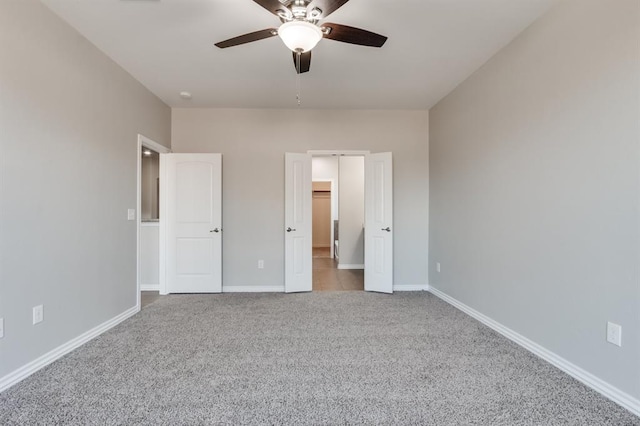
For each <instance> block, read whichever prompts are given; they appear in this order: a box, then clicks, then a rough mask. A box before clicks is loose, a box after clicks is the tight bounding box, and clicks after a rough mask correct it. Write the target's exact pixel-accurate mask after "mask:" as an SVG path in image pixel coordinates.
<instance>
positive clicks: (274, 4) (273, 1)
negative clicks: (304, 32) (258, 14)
mask: <svg viewBox="0 0 640 426" xmlns="http://www.w3.org/2000/svg"><path fill="white" fill-rule="evenodd" d="M253 1H254V2H256V3H258V4H259V5H260V6H262V7H264V8H265V9H267V10H268V11H269V12H271V13H273V14H274V15H276V16H280V15H279V14H278V10H282V11H284V12H286V11H287V8H286V7H285V6H284V5H283V4H282V3H280V2H279V1H278V0H253Z"/></svg>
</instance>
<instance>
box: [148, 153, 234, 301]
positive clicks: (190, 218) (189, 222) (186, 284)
mask: <svg viewBox="0 0 640 426" xmlns="http://www.w3.org/2000/svg"><path fill="white" fill-rule="evenodd" d="M160 171H161V176H163V177H164V179H165V182H164V183H162V182H161V188H162V189H163V190H164V191H163V192H164V193H163V194H161V195H160V199H161V203H162V204H163V212H164V214H165V218H166V219H165V218H162V221H163V222H164V223H165V224H166V225H165V226H166V228H165V232H166V238H163V240H164V241H165V244H166V259H165V262H166V292H167V293H220V292H221V291H222V205H221V203H222V155H221V154H161V156H160Z"/></svg>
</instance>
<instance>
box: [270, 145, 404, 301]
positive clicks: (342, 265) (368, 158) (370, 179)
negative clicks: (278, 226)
mask: <svg viewBox="0 0 640 426" xmlns="http://www.w3.org/2000/svg"><path fill="white" fill-rule="evenodd" d="M334 154H335V156H338V157H340V158H344V159H350V158H353V156H364V157H363V161H360V164H364V174H363V173H362V172H361V173H360V174H359V176H360V177H359V179H360V180H362V179H364V194H363V197H362V198H363V200H364V202H362V201H360V202H359V203H358V206H360V208H362V205H363V204H364V209H363V210H364V212H363V215H362V216H361V217H360V219H359V221H358V222H356V223H357V226H356V228H351V229H355V232H356V241H357V239H358V238H359V239H360V241H364V247H363V248H362V252H361V254H362V257H363V258H364V259H362V257H360V259H359V260H358V257H353V254H354V252H353V250H352V249H353V246H349V245H347V244H345V243H346V241H345V232H344V231H345V229H348V228H346V227H345V226H344V222H343V221H344V220H345V218H344V217H340V218H339V220H338V222H339V223H338V226H337V235H338V236H339V238H338V239H337V243H338V244H336V247H337V248H338V250H337V258H338V265H337V269H362V268H363V267H364V290H365V291H373V292H380V293H393V166H392V153H391V152H381V153H374V154H371V153H369V152H368V151H367V152H347V151H344V152H330V151H329V152H327V151H324V152H320V151H309V152H307V153H306V154H302V153H291V152H287V153H285V161H284V163H285V164H284V166H285V185H284V186H285V188H284V189H285V191H284V192H285V197H284V201H285V209H284V212H285V214H284V219H285V220H284V229H283V230H284V258H285V262H284V265H285V270H284V272H285V273H284V289H285V293H296V292H306V291H312V290H313V255H312V246H313V243H312V193H313V190H312V156H320V155H325V156H327V155H329V156H333V155H334ZM339 177H340V178H341V179H342V181H343V182H349V181H350V180H348V179H344V177H345V176H344V170H342V171H340V173H339ZM337 189H338V190H339V192H340V194H341V196H340V202H339V204H340V211H346V212H351V209H348V208H346V207H345V203H344V201H347V200H349V201H353V200H355V197H351V196H346V195H345V190H344V188H343V187H341V185H340V184H339V185H338V186H337ZM361 192H362V191H361ZM365 228H366V232H364V231H365ZM352 241H353V240H352ZM356 254H357V253H356ZM355 262H359V263H355Z"/></svg>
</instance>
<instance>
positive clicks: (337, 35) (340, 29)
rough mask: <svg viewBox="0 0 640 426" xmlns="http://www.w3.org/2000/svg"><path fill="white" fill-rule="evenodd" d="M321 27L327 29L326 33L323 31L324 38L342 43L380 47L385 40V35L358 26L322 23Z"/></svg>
mask: <svg viewBox="0 0 640 426" xmlns="http://www.w3.org/2000/svg"><path fill="white" fill-rule="evenodd" d="M322 27H323V28H327V29H328V33H325V35H324V38H328V39H330V40H335V41H341V42H343V43H351V44H359V45H360V46H371V47H382V46H383V45H384V43H385V42H386V41H387V37H385V36H383V35H380V34H376V33H372V32H371V31H367V30H361V29H360V28H354V27H349V26H347V25H340V24H322Z"/></svg>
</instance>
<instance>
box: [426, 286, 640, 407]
mask: <svg viewBox="0 0 640 426" xmlns="http://www.w3.org/2000/svg"><path fill="white" fill-rule="evenodd" d="M428 291H429V292H430V293H431V294H433V295H434V296H436V297H438V298H439V299H442V300H443V301H445V302H446V303H448V304H450V305H452V306H453V307H455V308H457V309H459V310H461V311H462V312H464V313H466V314H467V315H469V316H470V317H472V318H474V319H476V320H478V321H480V322H481V323H483V324H484V325H486V326H487V327H489V328H491V329H493V330H494V331H496V332H498V333H500V334H501V335H503V336H504V337H506V338H507V339H509V340H511V341H512V342H514V343H517V344H518V345H520V346H522V347H523V348H525V349H526V350H528V351H529V352H531V353H533V354H534V355H537V356H538V357H540V358H542V359H543V360H545V361H547V362H548V363H550V364H551V365H553V366H555V367H557V368H559V369H560V370H562V371H563V372H565V373H567V374H568V375H570V376H571V377H573V378H574V379H576V380H578V381H579V382H581V383H583V384H585V385H586V386H588V387H589V388H591V389H593V390H595V391H596V392H598V393H599V394H601V395H603V396H604V397H606V398H608V399H610V400H611V401H613V402H615V403H616V404H618V405H620V406H622V407H623V408H626V409H627V410H629V411H630V412H631V413H633V414H635V415H636V416H640V400H638V399H636V398H634V397H633V396H631V395H629V394H628V393H626V392H624V391H622V390H620V389H618V388H616V387H615V386H613V385H611V384H609V383H607V382H605V381H604V380H602V379H600V378H598V377H596V376H594V375H593V374H591V373H589V372H588V371H586V370H584V369H583V368H581V367H578V366H577V365H575V364H573V363H572V362H570V361H567V360H566V359H564V358H562V357H561V356H559V355H557V354H556V353H554V352H552V351H550V350H548V349H546V348H545V347H543V346H541V345H539V344H538V343H536V342H534V341H532V340H530V339H528V338H526V337H524V336H523V335H521V334H519V333H517V332H515V331H513V330H511V329H510V328H508V327H506V326H504V325H502V324H501V323H499V322H497V321H495V320H493V319H491V318H490V317H488V316H486V315H484V314H482V313H480V312H478V311H476V310H475V309H473V308H471V307H469V306H467V305H465V304H464V303H462V302H460V301H459V300H457V299H455V298H453V297H451V296H449V295H448V294H446V293H444V292H442V291H440V290H438V289H436V288H434V287H432V286H429V290H428Z"/></svg>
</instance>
